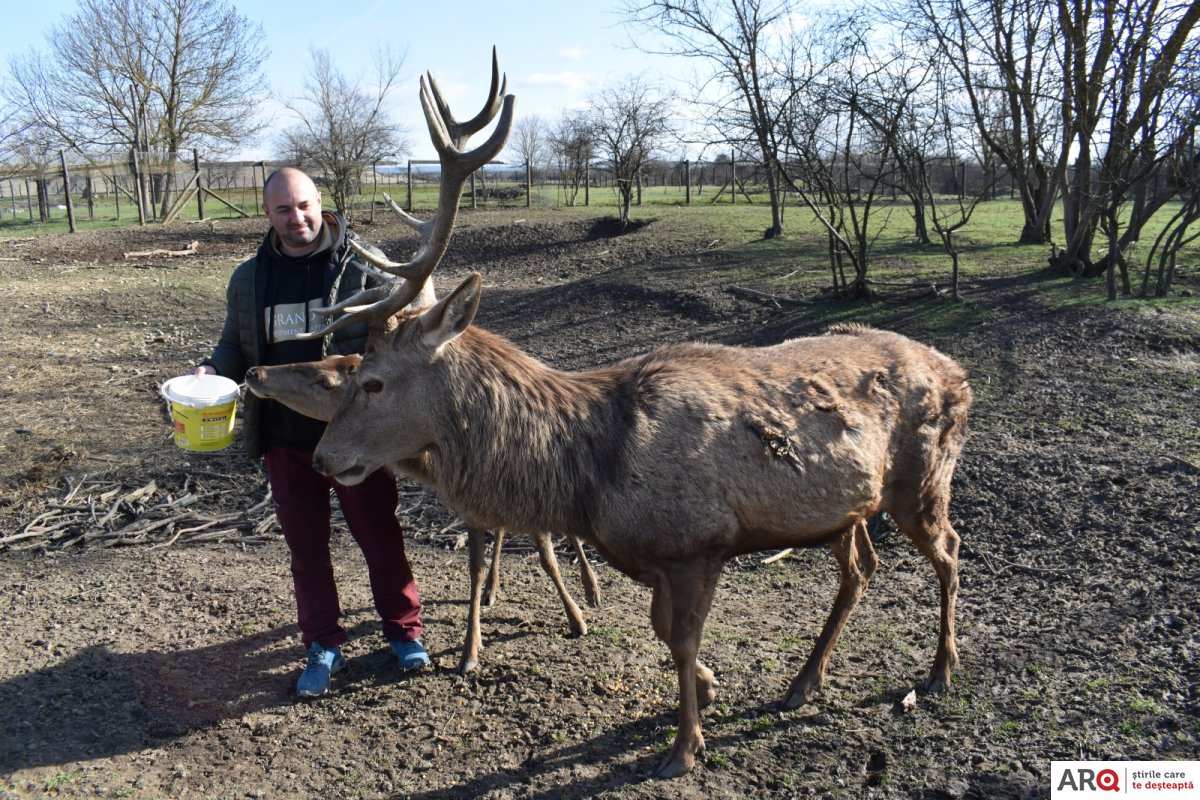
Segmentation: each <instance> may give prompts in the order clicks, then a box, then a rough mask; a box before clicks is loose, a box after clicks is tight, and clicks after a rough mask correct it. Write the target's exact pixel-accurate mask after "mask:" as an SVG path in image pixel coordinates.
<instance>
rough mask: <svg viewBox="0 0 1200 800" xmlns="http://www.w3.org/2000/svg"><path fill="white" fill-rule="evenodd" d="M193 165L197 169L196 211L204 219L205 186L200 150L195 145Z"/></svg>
mask: <svg viewBox="0 0 1200 800" xmlns="http://www.w3.org/2000/svg"><path fill="white" fill-rule="evenodd" d="M192 167H193V168H194V169H195V170H196V213H198V214H199V215H200V219H204V186H203V185H202V184H201V180H203V178H202V177H201V175H200V151H199V150H198V149H196V148H195V147H193V148H192Z"/></svg>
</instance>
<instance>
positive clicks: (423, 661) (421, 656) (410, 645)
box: [392, 639, 429, 672]
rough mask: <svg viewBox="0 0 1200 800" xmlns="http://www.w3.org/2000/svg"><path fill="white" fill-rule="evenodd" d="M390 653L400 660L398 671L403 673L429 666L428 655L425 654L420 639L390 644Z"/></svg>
mask: <svg viewBox="0 0 1200 800" xmlns="http://www.w3.org/2000/svg"><path fill="white" fill-rule="evenodd" d="M392 652H393V653H395V654H396V658H397V659H399V660H400V669H402V670H404V671H405V672H408V671H409V670H414V669H420V668H421V667H424V666H428V664H429V653H427V652H425V645H423V644H421V640H420V639H413V640H412V641H411V642H405V641H395V642H392Z"/></svg>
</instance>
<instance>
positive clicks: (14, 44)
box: [0, 0, 692, 158]
mask: <svg viewBox="0 0 1200 800" xmlns="http://www.w3.org/2000/svg"><path fill="white" fill-rule="evenodd" d="M233 5H234V7H235V8H236V9H237V11H238V13H240V14H241V15H242V16H245V17H247V18H249V19H250V20H252V21H254V22H257V23H259V24H261V25H262V27H263V31H264V34H265V39H264V42H263V44H264V46H265V47H266V48H267V49H268V50H269V51H270V55H269V57H268V58H267V60H266V62H265V65H264V71H265V73H266V77H267V79H268V81H269V82H270V85H271V89H272V91H273V93H274V94H275V95H276V96H277V97H296V96H298V95H300V94H301V92H302V88H303V82H304V78H305V77H306V75H307V67H308V60H309V59H308V56H309V50H310V47H317V48H321V49H325V50H327V51H329V53H330V55H331V56H332V59H333V63H334V64H335V66H336V67H337V68H338V70H339V71H341V72H342V73H343V74H345V75H346V76H347V77H351V78H358V77H361V78H363V79H364V81H366V80H369V77H370V75H371V71H370V65H371V52H372V49H374V48H376V47H377V46H378V45H380V44H390V45H392V46H394V47H395V48H396V49H398V50H402V51H403V50H407V58H406V59H405V63H404V70H403V73H402V78H403V83H402V85H401V86H400V87H399V89H398V90H396V91H395V93H394V94H393V95H392V104H393V117H394V119H396V120H397V121H399V122H401V123H403V124H404V125H405V126H406V127H407V128H408V130H409V131H410V140H411V141H412V143H413V144H414V145H415V152H414V156H415V157H417V158H429V157H433V153H432V150H431V149H430V148H429V146H428V145H427V143H426V142H427V134H426V132H425V126H424V120H423V118H422V117H421V112H420V107H419V105H418V103H417V79H418V77H419V76H420V75H421V74H422V73H423V72H424V71H426V70H430V71H432V72H433V74H434V77H435V78H437V80H438V84H439V86H441V88H442V89H443V91H444V93H445V94H446V95H447V97H448V99H449V102H450V104H451V107H452V108H453V109H454V111H455V113H456V115H457V116H458V117H459V118H460V119H465V118H467V117H470V116H473V115H474V114H475V113H476V112H477V111H478V110H479V107H480V106H481V104H482V103H483V100H484V98H485V92H486V91H487V88H488V80H489V77H490V68H491V65H490V59H491V48H492V45H493V44H495V45H496V46H497V48H498V51H499V56H500V68H501V70H503V71H504V72H506V73H507V75H508V81H509V91H510V92H511V93H513V94H515V95H516V96H517V115H518V117H521V116H525V115H529V114H537V115H540V116H541V117H543V118H545V119H547V120H554V119H557V118H558V116H559V114H560V113H561V111H562V110H563V109H567V108H579V107H583V106H585V105H586V104H587V98H588V94H589V93H590V92H594V91H595V90H596V89H597V88H598V87H600V86H601V85H603V84H604V82H605V81H611V80H619V79H621V78H624V77H626V76H629V75H633V74H641V75H644V76H645V77H646V78H647V79H648V80H652V81H656V82H659V83H662V84H664V85H668V86H669V87H670V88H681V85H680V84H679V83H678V78H679V77H682V76H683V75H685V74H686V73H687V71H688V70H690V69H691V68H692V65H691V64H690V63H687V62H686V61H682V60H680V59H669V58H666V57H655V56H648V55H646V54H644V53H642V52H640V51H639V50H637V49H635V48H633V47H632V43H631V40H630V31H629V29H627V28H626V26H624V25H623V24H622V22H623V19H624V17H623V14H622V7H623V4H622V3H621V2H619V0H556V1H555V2H548V1H547V0H509V1H508V2H497V0H488V2H483V1H482V0H454V1H453V2H430V0H424V1H423V2H412V1H411V0H345V2H341V3H328V2H315V1H314V0H290V2H286V3H280V2H278V0H274V1H273V2H266V0H233ZM0 7H4V8H5V11H6V12H7V13H5V14H4V15H3V18H4V23H3V25H2V26H0V66H2V65H4V64H7V61H8V59H9V58H10V57H11V56H13V55H17V54H21V53H25V52H27V51H28V50H30V49H31V48H36V49H39V50H41V51H43V52H46V53H48V52H50V51H51V47H50V44H49V43H48V41H47V33H48V32H49V30H50V28H51V27H52V26H54V25H57V24H60V23H62V22H63V21H65V19H66V18H67V17H68V16H70V15H71V14H73V13H74V11H75V9H76V7H77V3H76V2H74V0H37V2H33V3H30V2H20V3H18V2H17V0H0ZM6 72H7V70H6V69H5V70H3V73H6ZM264 110H266V111H267V112H270V113H274V114H275V115H276V117H277V119H278V120H279V122H280V124H281V125H288V124H290V121H289V120H288V119H287V118H286V116H284V115H285V113H286V112H285V111H284V110H283V109H282V107H280V106H278V105H277V104H275V103H269V104H268V105H267V106H266V108H265V109H264ZM478 138H482V137H478ZM239 155H240V156H242V157H245V158H264V157H265V158H269V157H272V156H273V155H274V151H273V149H272V146H271V142H270V141H269V139H265V140H264V141H263V142H261V143H260V144H259V145H257V146H254V147H251V148H248V149H247V150H246V151H245V152H243V153H241V154H239Z"/></svg>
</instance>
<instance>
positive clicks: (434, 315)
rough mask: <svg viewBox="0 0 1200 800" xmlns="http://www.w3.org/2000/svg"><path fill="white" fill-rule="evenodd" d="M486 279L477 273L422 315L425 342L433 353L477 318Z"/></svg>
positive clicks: (422, 339) (468, 277)
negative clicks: (476, 314)
mask: <svg viewBox="0 0 1200 800" xmlns="http://www.w3.org/2000/svg"><path fill="white" fill-rule="evenodd" d="M482 287H483V276H482V275H480V274H479V273H478V272H473V273H471V274H470V275H468V276H467V279H466V280H464V281H463V282H462V283H460V284H459V285H458V288H457V289H455V290H454V291H453V292H451V293H450V294H448V295H446V296H445V297H444V298H443V299H441V300H439V301H438V302H437V304H436V305H434V306H433V308H431V309H429V310H428V311H426V312H425V313H424V314H422V315H421V331H422V333H421V341H423V342H424V343H425V344H426V345H427V346H429V347H430V348H431V349H433V350H437V349H438V348H440V347H442V345H444V344H446V343H447V342H449V341H451V340H453V339H454V338H456V337H457V336H458V335H459V334H460V333H462V332H463V331H465V330H466V329H467V327H468V326H469V325H470V324H471V321H472V320H474V319H475V312H476V311H478V310H479V293H480V291H481V289H482Z"/></svg>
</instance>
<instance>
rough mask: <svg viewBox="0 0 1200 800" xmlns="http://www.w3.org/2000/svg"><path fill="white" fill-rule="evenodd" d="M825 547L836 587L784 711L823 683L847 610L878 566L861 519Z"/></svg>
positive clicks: (802, 701) (807, 699)
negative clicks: (834, 565) (835, 570)
mask: <svg viewBox="0 0 1200 800" xmlns="http://www.w3.org/2000/svg"><path fill="white" fill-rule="evenodd" d="M829 549H830V550H832V551H833V555H834V557H835V558H836V559H837V561H838V566H839V567H841V572H842V580H841V584H840V585H839V586H838V593H837V597H836V598H835V599H834V601H833V608H832V609H830V611H829V618H828V619H826V620H825V627H824V628H822V629H821V635H820V636H818V637H817V642H816V644H815V645H813V651H812V654H811V655H810V656H809V657H808V661H806V662H805V664H804V668H803V669H802V670H800V674H799V675H797V676H796V678H795V680H793V681H792V685H791V686H790V687H789V688H788V693H787V694H786V695H785V696H784V698H783V701H782V706H783V708H785V709H788V710H790V709H793V708H799V707H800V706H802V705H804V704H805V703H807V702H808V701H809V700H811V699H812V696H813V695H814V694H816V692H817V690H818V689H820V688H821V686H822V685H824V683H825V668H826V667H827V666H828V665H829V655H830V653H832V652H833V645H834V643H835V642H837V638H838V635H839V634H840V633H841V632H842V627H843V626H845V624H846V620H847V619H848V618H849V617H850V612H851V611H853V610H854V607H855V606H857V605H858V601H859V599H860V598H861V597H862V595H863V592H865V591H866V590H867V584H868V583H870V581H871V577H872V576H873V575H874V574H875V568H876V567H877V566H878V565H879V558H878V556H876V555H875V548H874V547H873V546H872V545H871V537H870V536H869V535H868V533H867V525H866V523H865V522H858V523H856V524H855V525H854V526H853V527H851V528H847V529H846V530H845V531H843V532H842V533H841V534H840V535H839V536H838V537H837V538H836V539H834V541H833V542H832V543H830V545H829Z"/></svg>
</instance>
